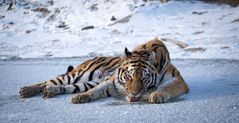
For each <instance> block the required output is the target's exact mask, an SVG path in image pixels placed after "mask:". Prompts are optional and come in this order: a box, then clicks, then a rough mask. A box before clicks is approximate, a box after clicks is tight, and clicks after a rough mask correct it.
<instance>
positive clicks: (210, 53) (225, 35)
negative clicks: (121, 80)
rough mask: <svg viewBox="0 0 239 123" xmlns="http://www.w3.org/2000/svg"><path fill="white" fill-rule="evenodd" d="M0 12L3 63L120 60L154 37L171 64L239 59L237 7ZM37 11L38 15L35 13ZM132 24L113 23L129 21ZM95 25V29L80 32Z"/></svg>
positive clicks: (123, 3) (41, 6) (18, 8)
mask: <svg viewBox="0 0 239 123" xmlns="http://www.w3.org/2000/svg"><path fill="white" fill-rule="evenodd" d="M6 8H7V6H1V7H0V16H1V17H0V59H18V58H53V57H84V56H96V55H115V54H121V52H123V49H124V47H128V48H129V49H132V48H133V47H135V46H136V45H138V44H140V43H144V42H146V41H147V40H149V39H152V38H154V37H156V36H157V37H164V38H171V39H175V40H179V41H183V42H185V43H187V44H189V46H188V47H186V48H185V49H182V48H179V47H178V46H176V45H174V44H171V43H166V45H167V47H168V48H169V51H170V52H171V57H172V58H201V59H215V58H225V59H239V57H238V56H239V55H238V54H239V37H238V34H239V24H238V23H239V22H238V21H234V20H236V19H238V17H239V7H235V8H232V7H230V6H228V5H220V6H219V5H216V4H206V3H202V2H200V1H194V2H191V1H183V2H182V1H170V2H168V3H164V4H162V3H160V2H147V3H144V2H143V1H142V0H132V1H131V0H110V1H108V0H90V1H89V0H78V1H77V0H67V1H66V0H58V1H56V0H54V5H51V4H50V3H49V2H46V1H42V0H34V1H31V2H29V3H26V4H23V3H22V4H17V5H14V7H13V10H11V11H6ZM37 10H38V11H37ZM129 15H130V17H129V19H128V22H127V21H126V22H124V23H117V24H114V25H112V24H113V23H115V21H111V20H110V19H111V17H112V16H115V18H116V19H117V20H116V21H118V20H120V19H122V18H124V17H127V16H129ZM90 25H93V26H94V29H90V30H84V31H82V30H81V29H82V28H84V27H86V26H90Z"/></svg>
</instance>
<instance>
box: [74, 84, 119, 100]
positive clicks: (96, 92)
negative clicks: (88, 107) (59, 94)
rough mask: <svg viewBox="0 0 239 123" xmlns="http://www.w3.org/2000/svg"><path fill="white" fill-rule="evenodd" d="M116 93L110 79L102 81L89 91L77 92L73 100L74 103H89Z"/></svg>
mask: <svg viewBox="0 0 239 123" xmlns="http://www.w3.org/2000/svg"><path fill="white" fill-rule="evenodd" d="M115 95H116V90H115V88H114V85H113V81H111V80H108V81H104V82H102V83H100V84H99V85H98V86H96V87H95V88H93V89H91V90H89V91H87V92H84V93H78V94H76V95H75V96H74V97H73V98H72V100H71V101H72V103H74V104H78V103H88V102H91V101H94V100H96V99H99V98H105V97H110V96H115Z"/></svg>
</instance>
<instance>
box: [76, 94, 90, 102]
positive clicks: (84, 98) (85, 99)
mask: <svg viewBox="0 0 239 123" xmlns="http://www.w3.org/2000/svg"><path fill="white" fill-rule="evenodd" d="M90 101H91V95H90V94H89V93H80V94H77V95H75V96H74V97H72V99H71V102H72V103H74V104H78V103H88V102H90Z"/></svg>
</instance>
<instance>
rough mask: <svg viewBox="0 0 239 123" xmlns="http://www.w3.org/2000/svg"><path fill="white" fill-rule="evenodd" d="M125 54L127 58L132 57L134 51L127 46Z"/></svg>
mask: <svg viewBox="0 0 239 123" xmlns="http://www.w3.org/2000/svg"><path fill="white" fill-rule="evenodd" d="M124 54H125V56H126V58H130V57H131V56H132V52H130V51H129V50H128V48H127V47H125V49H124Z"/></svg>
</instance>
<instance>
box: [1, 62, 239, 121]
mask: <svg viewBox="0 0 239 123" xmlns="http://www.w3.org/2000/svg"><path fill="white" fill-rule="evenodd" d="M83 60H85V59H69V58H68V59H50V60H42V59H39V60H37V59H34V60H17V61H0V69H1V74H0V78H1V79H0V84H1V86H0V122H1V123H16V122H18V123H21V122H24V123H25V122H30V123H34V122H37V123H39V122H40V123H47V122H57V123H91V122H92V123H95V122H100V123H141V122H142V123H145V122H147V123H149V122H152V123H155V122H161V123H165V122H167V123H174V122H179V123H181V122H182V123H215V122H216V123H238V122H239V103H238V102H239V81H238V80H239V76H238V73H239V61H238V60H237V61H236V60H195V59H194V60H173V63H174V64H175V66H176V67H177V68H178V69H179V70H180V72H181V73H182V75H183V76H184V78H185V80H186V82H187V83H188V84H189V87H190V89H191V92H190V93H189V94H187V95H183V96H181V97H180V98H177V99H175V100H172V101H171V102H168V103H164V104H147V103H132V104H129V103H127V102H124V101H121V100H117V99H114V98H108V99H101V100H98V101H95V102H92V103H88V104H77V105H74V104H72V103H71V102H70V99H71V97H72V96H73V95H72V94H68V95H59V96H56V97H54V98H51V99H45V100H44V99H43V98H41V96H36V97H33V98H27V99H21V98H20V97H19V95H18V91H19V88H20V87H21V86H24V85H29V84H32V83H34V82H39V81H43V80H46V79H50V78H53V77H55V76H57V75H59V74H61V73H64V72H65V71H66V66H67V65H69V64H72V65H75V66H76V65H78V64H79V63H81V62H82V61H83Z"/></svg>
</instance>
